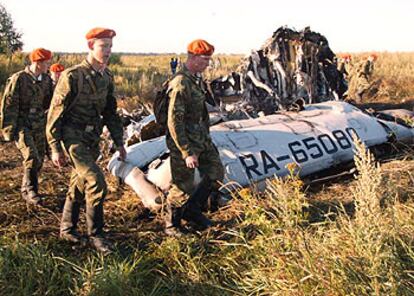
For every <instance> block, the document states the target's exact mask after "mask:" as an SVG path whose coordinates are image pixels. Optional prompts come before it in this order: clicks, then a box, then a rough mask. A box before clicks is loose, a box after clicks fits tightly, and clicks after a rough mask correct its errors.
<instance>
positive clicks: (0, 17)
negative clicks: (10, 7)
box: [0, 4, 23, 55]
mask: <svg viewBox="0 0 414 296" xmlns="http://www.w3.org/2000/svg"><path fill="white" fill-rule="evenodd" d="M22 35H23V34H22V33H19V32H17V31H16V29H15V28H14V26H13V20H12V18H11V15H10V14H9V13H8V12H7V10H6V8H5V7H4V6H3V5H2V4H0V54H1V53H3V54H7V55H11V54H12V53H14V52H15V51H17V50H20V49H22V47H23V42H22V40H21V38H22Z"/></svg>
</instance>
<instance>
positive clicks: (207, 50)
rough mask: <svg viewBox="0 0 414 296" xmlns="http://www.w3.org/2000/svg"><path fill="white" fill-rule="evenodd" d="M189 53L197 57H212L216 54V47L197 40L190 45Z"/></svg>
mask: <svg viewBox="0 0 414 296" xmlns="http://www.w3.org/2000/svg"><path fill="white" fill-rule="evenodd" d="M187 51H188V53H191V54H197V55H209V56H210V55H212V54H213V52H214V46H213V45H211V44H210V43H208V42H207V41H205V40H202V39H197V40H194V41H193V42H191V43H190V44H188V46H187Z"/></svg>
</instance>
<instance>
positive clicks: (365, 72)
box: [358, 60, 374, 80]
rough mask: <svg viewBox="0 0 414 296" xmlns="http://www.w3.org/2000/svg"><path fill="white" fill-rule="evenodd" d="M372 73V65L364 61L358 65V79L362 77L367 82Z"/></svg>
mask: <svg viewBox="0 0 414 296" xmlns="http://www.w3.org/2000/svg"><path fill="white" fill-rule="evenodd" d="M373 72H374V63H373V62H371V61H369V60H366V61H365V62H363V63H362V64H361V65H360V68H359V71H358V77H364V78H365V79H367V80H369V79H370V78H371V76H372V73H373Z"/></svg>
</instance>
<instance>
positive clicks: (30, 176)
mask: <svg viewBox="0 0 414 296" xmlns="http://www.w3.org/2000/svg"><path fill="white" fill-rule="evenodd" d="M37 187H38V183H37V173H36V172H35V171H34V169H24V171H23V179H22V188H21V193H22V197H23V198H24V199H25V200H26V202H27V203H29V204H33V205H39V204H40V203H41V201H42V199H41V198H40V196H39V195H38V193H37V190H38V188H37Z"/></svg>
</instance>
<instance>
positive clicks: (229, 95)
mask: <svg viewBox="0 0 414 296" xmlns="http://www.w3.org/2000/svg"><path fill="white" fill-rule="evenodd" d="M334 58H335V55H334V54H333V52H332V51H331V50H330V49H329V46H328V42H327V40H326V38H325V37H323V36H322V35H320V34H318V33H315V32H312V31H310V30H309V28H306V29H305V30H303V31H302V32H296V31H293V30H291V29H287V28H279V29H278V30H277V31H276V32H275V33H274V34H273V37H272V38H271V39H269V40H267V41H266V43H265V45H264V46H263V47H262V48H261V49H260V50H258V51H255V52H253V53H252V54H251V55H250V56H249V57H247V58H246V59H245V60H244V63H242V65H241V67H240V72H238V73H231V74H230V75H228V76H226V77H223V78H219V79H216V80H215V81H213V82H212V89H213V92H214V94H215V97H216V98H217V97H219V99H220V102H221V103H220V108H213V107H211V109H212V110H211V112H210V122H211V124H212V126H211V137H212V139H213V141H214V143H215V145H216V146H217V148H218V150H219V153H220V157H221V160H222V163H223V165H224V167H225V184H224V185H223V187H222V188H221V191H222V193H224V194H226V193H228V191H229V190H232V189H233V188H234V186H229V185H228V184H233V185H234V184H236V183H237V184H238V185H239V186H248V185H250V184H252V183H256V184H257V185H259V188H260V187H261V186H260V185H262V184H264V181H265V179H266V178H269V177H272V176H274V175H278V176H284V175H286V174H288V169H287V168H286V165H287V164H288V163H292V162H293V163H296V164H297V165H298V167H299V169H300V172H299V174H300V176H301V177H305V176H307V177H309V178H317V177H320V176H322V175H324V174H325V173H326V172H331V171H332V170H333V169H337V168H344V167H345V166H346V165H348V164H349V163H352V160H353V157H354V152H353V151H354V143H353V137H354V136H357V137H358V138H359V139H361V141H362V142H364V143H365V145H366V146H367V147H369V148H370V149H373V150H376V151H377V152H379V153H383V154H384V153H388V152H387V151H389V150H388V149H385V148H387V147H389V146H391V145H394V144H395V143H405V144H409V145H412V144H414V126H413V125H409V124H407V123H406V122H405V121H404V120H401V119H400V118H401V117H409V118H411V119H412V118H414V112H411V111H408V110H388V111H382V112H377V113H372V114H369V113H367V112H366V111H363V110H360V109H359V108H357V107H355V106H353V105H351V104H348V103H346V102H343V101H340V98H341V96H342V95H343V93H344V92H345V91H346V83H344V81H342V80H343V78H342V77H341V76H340V75H339V73H336V72H337V71H336V66H334V65H335V63H334ZM333 67H335V71H336V72H335V71H334V68H333ZM334 72H335V73H334ZM235 96H236V97H237V98H238V99H237V101H236V102H234V101H235V99H234V98H235ZM230 101H231V102H232V103H230ZM293 109H294V111H292V110H293ZM240 110H243V111H242V112H240ZM234 118H236V119H234ZM153 125H154V121H153V116H150V117H147V118H146V119H145V124H144V123H142V125H141V126H140V128H141V130H145V127H146V126H153ZM147 134H148V133H147ZM146 137H148V135H147V136H146ZM149 138H150V137H149ZM127 152H128V155H127V159H126V161H124V162H122V161H119V160H118V158H117V155H115V156H114V157H113V158H112V159H111V160H110V162H109V164H108V168H109V170H110V171H111V173H112V174H113V175H115V176H117V177H119V178H121V179H122V180H123V181H124V182H125V183H126V184H128V185H129V186H131V187H132V189H133V190H134V191H135V192H136V193H137V194H138V196H139V197H140V198H141V200H142V202H143V204H144V205H145V206H146V207H147V208H149V209H150V210H153V211H157V210H159V208H160V207H161V204H162V200H163V197H164V193H165V192H167V191H168V189H169V187H170V184H171V173H170V169H171V168H170V162H169V151H168V149H167V147H166V143H165V137H164V136H160V137H155V138H152V139H148V140H143V141H142V142H140V143H137V144H135V145H132V146H130V147H128V148H127ZM199 179H200V178H196V180H195V182H196V183H197V182H199Z"/></svg>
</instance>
